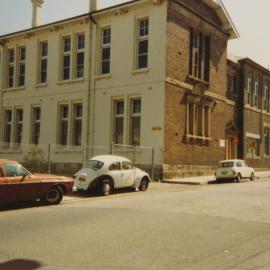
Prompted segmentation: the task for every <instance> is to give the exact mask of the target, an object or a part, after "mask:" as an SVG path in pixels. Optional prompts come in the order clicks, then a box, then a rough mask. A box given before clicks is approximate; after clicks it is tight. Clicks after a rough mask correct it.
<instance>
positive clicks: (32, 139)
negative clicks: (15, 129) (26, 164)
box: [31, 106, 42, 145]
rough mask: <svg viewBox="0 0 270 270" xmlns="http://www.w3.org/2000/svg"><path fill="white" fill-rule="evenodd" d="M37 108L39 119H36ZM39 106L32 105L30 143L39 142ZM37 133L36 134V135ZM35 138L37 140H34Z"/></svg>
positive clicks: (35, 143)
mask: <svg viewBox="0 0 270 270" xmlns="http://www.w3.org/2000/svg"><path fill="white" fill-rule="evenodd" d="M37 110H39V119H37V117H36V116H37V113H36V112H37ZM41 113H42V112H41V106H33V107H32V126H31V129H32V132H31V143H32V144H34V145H39V144H40V135H41ZM36 125H39V132H38V133H39V134H37V128H36ZM37 135H38V136H37ZM36 139H37V140H36Z"/></svg>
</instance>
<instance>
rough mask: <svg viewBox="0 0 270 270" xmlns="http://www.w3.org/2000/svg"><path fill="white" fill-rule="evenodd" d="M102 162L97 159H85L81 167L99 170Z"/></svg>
mask: <svg viewBox="0 0 270 270" xmlns="http://www.w3.org/2000/svg"><path fill="white" fill-rule="evenodd" d="M103 165H104V163H103V162H102V161H99V160H87V161H86V162H85V163H84V165H83V169H91V170H95V171H97V170H100V169H101V168H102V167H103Z"/></svg>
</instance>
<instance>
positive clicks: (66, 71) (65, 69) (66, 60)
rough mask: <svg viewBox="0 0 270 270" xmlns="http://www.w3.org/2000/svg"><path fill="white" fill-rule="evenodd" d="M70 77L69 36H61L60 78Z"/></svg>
mask: <svg viewBox="0 0 270 270" xmlns="http://www.w3.org/2000/svg"><path fill="white" fill-rule="evenodd" d="M70 78H71V37H70V36H65V37H63V60H62V79H63V80H69V79H70Z"/></svg>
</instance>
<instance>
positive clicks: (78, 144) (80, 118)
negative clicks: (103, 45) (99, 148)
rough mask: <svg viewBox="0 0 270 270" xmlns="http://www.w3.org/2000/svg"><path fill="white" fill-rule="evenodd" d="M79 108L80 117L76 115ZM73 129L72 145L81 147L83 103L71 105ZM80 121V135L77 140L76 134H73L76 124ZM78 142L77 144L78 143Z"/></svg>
mask: <svg viewBox="0 0 270 270" xmlns="http://www.w3.org/2000/svg"><path fill="white" fill-rule="evenodd" d="M79 106H81V115H79V116H78V115H77V112H78V107H79ZM72 107H73V127H72V145H73V146H81V145H82V121H83V103H82V102H80V103H79V102H78V103H77V102H76V103H73V106H72ZM78 121H80V125H81V134H80V138H77V137H76V136H77V133H75V129H76V122H78ZM78 141H79V142H78Z"/></svg>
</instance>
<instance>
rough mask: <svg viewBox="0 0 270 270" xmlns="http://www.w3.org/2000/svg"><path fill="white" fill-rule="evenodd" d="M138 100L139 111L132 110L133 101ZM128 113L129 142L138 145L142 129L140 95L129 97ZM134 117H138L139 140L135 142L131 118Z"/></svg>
mask: <svg viewBox="0 0 270 270" xmlns="http://www.w3.org/2000/svg"><path fill="white" fill-rule="evenodd" d="M136 101H140V111H139V112H134V111H133V108H134V102H136ZM129 106H130V114H129V144H130V145H136V146H139V145H140V144H141V130H142V124H141V121H142V99H141V97H132V98H130V99H129ZM135 118H139V119H140V130H139V141H138V142H135V139H134V132H133V120H134V119H135Z"/></svg>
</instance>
